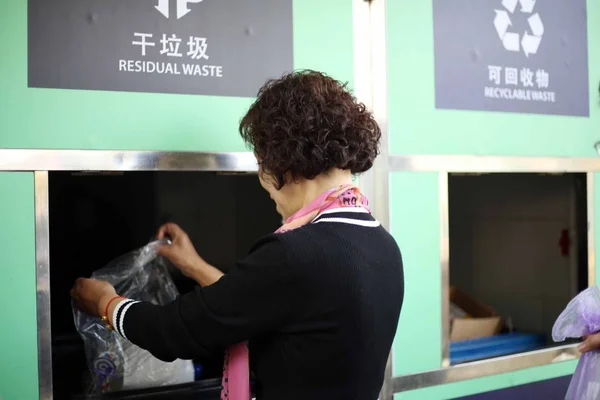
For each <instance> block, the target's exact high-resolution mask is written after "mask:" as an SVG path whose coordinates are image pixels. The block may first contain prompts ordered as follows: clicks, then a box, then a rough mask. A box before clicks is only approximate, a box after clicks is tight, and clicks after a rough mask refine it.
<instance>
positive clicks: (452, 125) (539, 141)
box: [387, 0, 600, 400]
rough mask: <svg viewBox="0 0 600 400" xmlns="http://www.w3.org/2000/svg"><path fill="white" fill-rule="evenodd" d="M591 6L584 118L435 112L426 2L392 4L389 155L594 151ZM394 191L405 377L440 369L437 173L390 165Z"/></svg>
mask: <svg viewBox="0 0 600 400" xmlns="http://www.w3.org/2000/svg"><path fill="white" fill-rule="evenodd" d="M587 10H588V38H589V39H588V42H589V44H588V47H589V52H588V56H589V75H590V76H589V84H590V117H589V118H581V117H564V116H550V115H532V114H511V113H500V112H481V111H453V110H437V109H435V93H434V83H435V82H434V56H433V55H434V50H433V15H432V1H431V0H426V1H416V2H415V1H408V0H398V1H388V2H387V24H388V25H387V26H388V30H387V32H388V38H387V39H388V71H389V75H388V82H389V88H388V90H389V116H390V117H389V128H390V154H392V155H394V154H396V155H400V154H477V155H520V156H568V157H595V156H596V152H595V150H594V148H593V144H594V143H595V142H596V141H597V140H599V139H600V102H599V99H598V82H599V81H600V46H598V44H599V42H598V37H600V2H597V1H592V0H588V2H587ZM597 179H598V175H596V181H597ZM595 187H596V189H595V190H596V194H597V196H598V197H597V198H598V199H600V189H598V188H597V186H595ZM390 196H391V197H390V201H391V202H390V214H391V230H392V233H393V235H394V236H395V238H396V239H397V240H398V242H399V245H400V247H401V249H402V252H403V256H404V260H405V274H406V277H405V279H406V297H405V306H404V308H403V310H402V316H401V320H400V326H399V330H398V334H397V337H396V343H395V345H394V352H393V360H394V364H393V366H394V368H393V369H394V374H395V375H401V374H407V373H416V372H422V371H427V370H431V369H437V368H440V366H441V362H442V360H441V333H442V319H441V297H440V295H441V275H440V264H439V248H440V219H439V206H438V177H437V173H425V172H394V173H392V174H391V176H390ZM597 204H598V205H600V203H597ZM597 209H598V208H597ZM598 214H599V211H596V214H595V215H596V219H597V221H598V222H600V219H599V217H598ZM598 250H600V241H599V240H598V239H596V251H598ZM574 366H575V363H574V362H567V363H561V364H556V365H549V366H543V367H539V368H533V369H528V370H523V371H518V372H514V373H508V374H502V375H497V376H492V377H486V378H480V379H475V380H470V381H464V382H458V383H453V384H449V385H443V386H438V387H431V388H427V389H424V390H417V391H411V392H405V393H400V394H397V395H396V398H397V399H427V400H435V399H450V398H455V397H460V396H465V395H469V394H474V393H479V392H483V391H490V390H494V389H500V388H504V387H508V386H514V385H519V384H524V383H528V382H533V381H537V380H542V379H549V378H553V377H558V376H561V375H568V374H570V373H572V372H573V370H574Z"/></svg>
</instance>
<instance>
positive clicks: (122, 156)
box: [0, 149, 258, 172]
mask: <svg viewBox="0 0 600 400" xmlns="http://www.w3.org/2000/svg"><path fill="white" fill-rule="evenodd" d="M257 169H258V166H257V163H256V158H255V157H254V154H252V153H250V152H243V153H242V152H240V153H198V152H172V151H120V150H19V149H0V171H2V170H4V171H169V170H177V171H224V172H246V171H250V172H254V171H257Z"/></svg>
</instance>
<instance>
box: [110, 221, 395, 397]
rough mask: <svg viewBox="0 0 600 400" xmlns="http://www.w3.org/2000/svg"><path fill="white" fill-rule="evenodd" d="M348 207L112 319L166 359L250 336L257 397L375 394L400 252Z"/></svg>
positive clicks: (390, 335)
mask: <svg viewBox="0 0 600 400" xmlns="http://www.w3.org/2000/svg"><path fill="white" fill-rule="evenodd" d="M348 210H349V209H337V210H331V211H329V212H326V213H323V214H321V215H320V216H319V217H317V218H316V219H315V220H314V221H313V222H312V223H310V224H308V225H305V226H303V227H301V228H298V229H295V230H293V231H289V232H286V233H279V234H272V235H269V236H267V237H265V238H263V239H261V240H259V241H258V242H257V243H256V245H255V246H254V248H253V249H252V250H251V252H250V254H249V255H248V256H247V257H246V258H245V259H244V260H242V261H240V262H239V263H238V264H237V266H236V267H235V268H233V269H232V270H231V271H230V272H229V273H228V274H226V275H225V276H223V277H222V278H221V279H220V280H219V281H218V282H216V283H214V284H212V285H210V286H206V287H203V288H201V287H198V288H197V289H196V290H195V291H193V292H191V293H188V294H185V295H182V296H180V297H178V299H177V300H176V301H174V302H173V303H171V304H168V305H165V306H156V305H152V304H149V303H134V304H132V305H129V307H120V311H119V313H118V314H119V315H118V316H117V318H116V320H115V321H114V324H115V326H116V327H117V328H118V331H119V333H121V334H123V335H124V336H125V337H126V338H127V339H128V340H130V341H131V342H133V343H135V344H136V345H138V346H140V347H142V348H144V349H147V350H148V351H150V352H151V353H152V354H153V355H154V356H156V357H157V358H159V359H161V360H164V361H173V360H175V359H177V358H181V359H192V358H195V359H197V358H202V357H208V356H212V355H214V354H215V352H222V351H223V350H224V348H225V346H227V345H231V344H234V343H239V342H242V341H246V340H249V342H250V359H251V367H252V370H253V371H254V373H255V375H256V379H257V381H258V384H259V388H258V393H257V397H258V399H260V400H295V399H298V400H300V399H302V400H306V399H310V400H338V399H339V400H354V399H355V400H375V399H377V397H378V394H379V391H380V389H381V385H382V382H383V376H384V369H385V365H386V361H387V357H388V354H389V352H390V349H391V346H392V341H393V339H394V335H395V333H396V328H397V325H398V318H399V315H400V310H401V308H402V301H403V297H404V277H403V269H402V258H401V255H400V251H399V249H398V246H397V244H396V242H395V241H394V239H393V238H392V237H391V235H390V234H389V233H388V232H387V231H386V230H385V229H384V228H383V227H381V225H380V224H379V222H378V221H376V220H375V219H373V217H372V216H371V215H370V214H369V213H367V212H366V210H363V209H351V210H350V211H348ZM125 310H126V311H125Z"/></svg>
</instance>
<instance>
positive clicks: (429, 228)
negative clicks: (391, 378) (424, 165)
mask: <svg viewBox="0 0 600 400" xmlns="http://www.w3.org/2000/svg"><path fill="white" fill-rule="evenodd" d="M390 195H391V196H390V197H391V202H390V205H391V207H390V209H391V231H392V234H393V235H394V237H395V238H396V240H397V241H398V244H399V246H400V249H401V251H402V258H403V262H404V274H405V282H406V285H405V286H406V293H405V296H404V305H403V308H402V314H401V316H400V323H399V325H398V333H397V335H396V340H395V344H394V352H393V354H394V358H393V360H394V362H393V367H394V375H402V374H406V373H413V372H420V371H426V370H430V369H437V368H440V367H441V363H442V314H441V308H442V307H441V305H442V299H441V274H440V250H439V249H440V224H439V203H438V174H437V173H426V172H395V173H392V175H391V177H390Z"/></svg>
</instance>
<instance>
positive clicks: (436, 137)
mask: <svg viewBox="0 0 600 400" xmlns="http://www.w3.org/2000/svg"><path fill="white" fill-rule="evenodd" d="M498 4H500V1H498ZM387 10H388V11H387V12H388V14H387V22H388V60H389V64H388V71H389V78H388V79H389V99H390V104H389V115H390V119H389V123H390V135H391V138H390V146H391V152H392V153H394V154H501V155H529V156H541V155H553V156H572V157H577V156H594V155H595V151H594V149H593V144H594V142H595V141H596V140H597V139H598V135H599V132H600V131H599V129H598V127H599V126H600V103H599V101H598V82H599V81H600V46H599V45H598V44H599V43H598V37H600V2H598V1H595V0H588V2H587V12H588V38H589V39H588V47H589V53H588V56H589V74H590V77H589V78H590V79H589V85H590V118H580V117H564V116H549V115H526V114H509V113H499V112H482V111H453V110H436V109H435V91H434V51H433V15H432V0H424V1H409V0H397V1H390V2H388V5H387Z"/></svg>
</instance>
